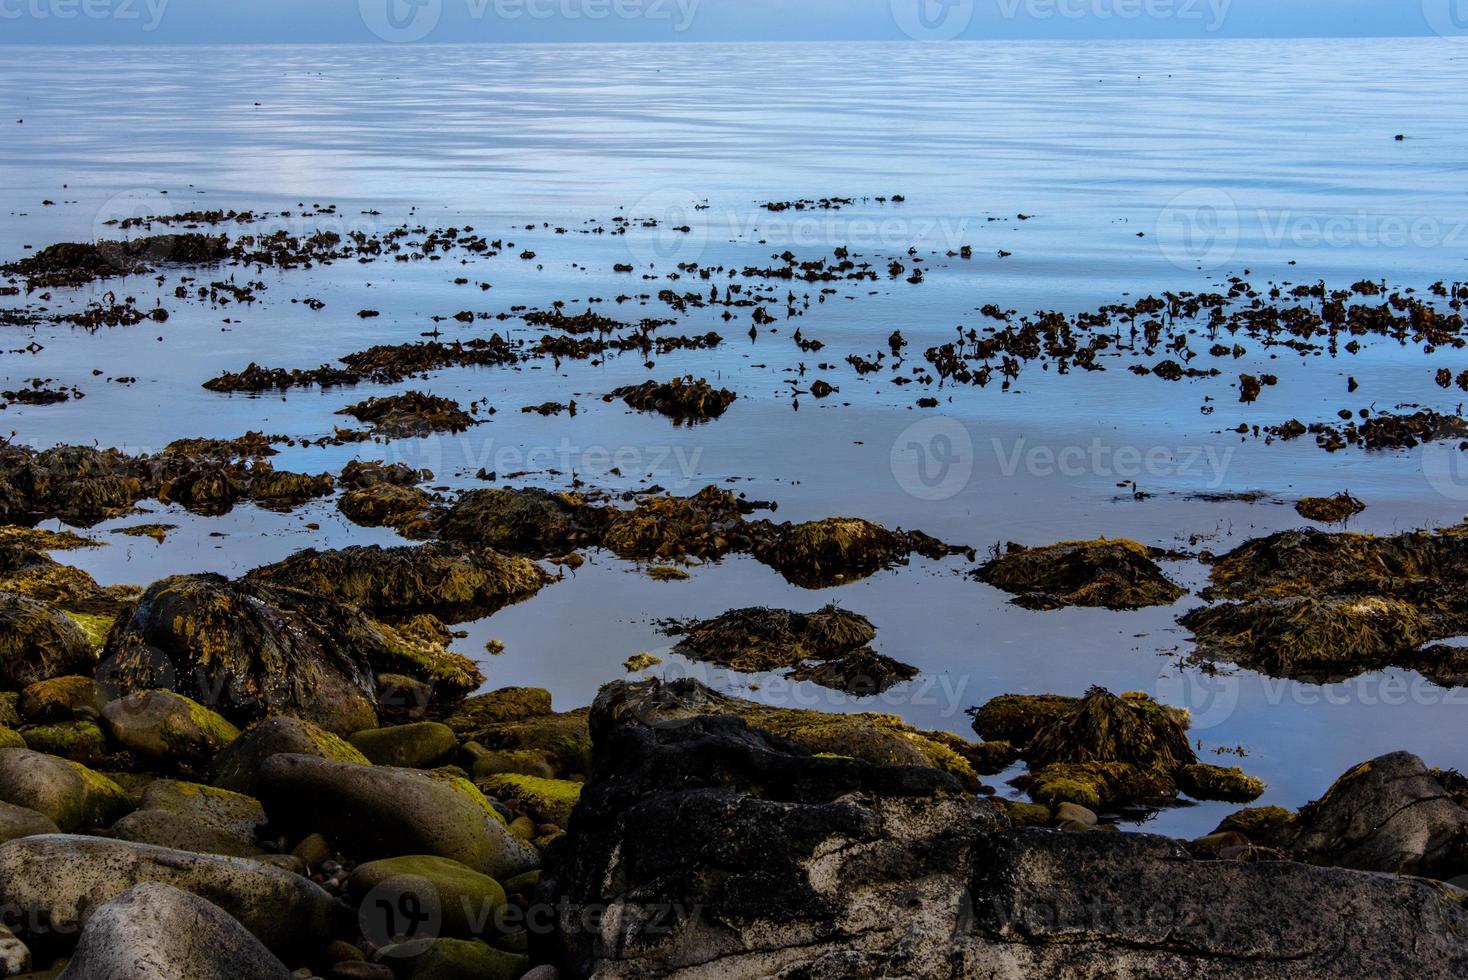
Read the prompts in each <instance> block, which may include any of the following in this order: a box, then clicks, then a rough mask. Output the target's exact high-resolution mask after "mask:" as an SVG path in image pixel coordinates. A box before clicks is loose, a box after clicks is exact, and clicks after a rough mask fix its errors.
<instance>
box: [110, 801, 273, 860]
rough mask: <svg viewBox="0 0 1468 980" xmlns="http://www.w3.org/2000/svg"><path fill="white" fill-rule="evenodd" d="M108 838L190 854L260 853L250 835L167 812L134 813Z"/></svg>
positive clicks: (114, 827) (114, 828) (227, 854)
mask: <svg viewBox="0 0 1468 980" xmlns="http://www.w3.org/2000/svg"><path fill="white" fill-rule="evenodd" d="M107 836H109V837H112V838H115V839H117V840H124V841H131V842H133V843H136V844H153V845H155V846H158V847H171V848H175V849H177V850H180V851H188V852H190V853H192V854H220V855H225V856H228V857H241V858H243V857H250V856H252V855H255V854H259V853H260V848H259V847H258V846H257V845H256V843H255V840H254V837H253V835H252V836H251V837H248V838H246V837H240V836H238V835H236V834H232V833H229V832H227V831H224V830H221V829H220V828H219V827H215V826H213V825H211V824H208V823H205V822H204V821H202V820H200V819H198V818H197V817H193V816H189V815H188V814H183V813H174V812H172V811H168V810H149V809H142V810H134V811H133V812H132V813H129V814H128V815H127V816H125V817H123V818H122V819H121V820H119V821H117V822H116V823H115V824H113V825H112V828H111V829H110V830H109V831H108V832H107Z"/></svg>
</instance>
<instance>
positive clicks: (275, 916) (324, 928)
mask: <svg viewBox="0 0 1468 980" xmlns="http://www.w3.org/2000/svg"><path fill="white" fill-rule="evenodd" d="M149 881H151V882H158V883H160V884H164V885H168V886H170V887H173V888H177V889H179V890H180V891H186V892H190V893H192V894H194V895H197V896H199V897H200V898H203V899H206V900H208V901H209V902H211V903H213V904H214V905H217V906H218V907H219V908H221V909H223V910H224V911H225V912H227V913H229V915H231V916H233V917H234V918H235V919H236V920H237V921H239V923H240V924H241V925H243V926H244V927H245V928H246V929H248V930H249V931H250V932H251V933H253V934H254V936H255V938H257V939H259V940H260V942H262V943H264V944H265V946H267V947H268V948H269V949H271V950H272V951H273V952H275V953H276V954H277V955H280V956H283V957H285V958H287V959H292V960H294V959H296V958H297V957H302V958H304V957H309V956H314V955H315V954H316V952H317V951H318V950H320V949H321V947H323V946H324V945H326V943H327V942H328V941H329V939H330V938H331V936H333V935H334V934H336V933H337V931H338V930H340V929H341V928H342V927H343V926H345V925H346V924H347V923H349V922H350V921H351V918H352V916H351V914H350V912H349V911H348V910H347V909H346V908H345V907H343V906H342V905H341V904H340V903H339V902H337V901H336V900H335V899H334V898H332V897H331V896H330V895H328V894H327V893H326V892H325V891H324V890H323V889H321V888H320V887H319V886H317V885H315V884H313V883H312V882H310V881H309V880H307V879H306V878H303V877H301V876H300V875H295V874H291V873H290V872H287V871H282V870H280V869H278V868H272V867H269V866H268V865H265V864H262V863H260V862H257V861H248V860H241V859H238V858H230V857H222V856H218V855H212V854H192V853H190V852H188V851H180V850H175V849H171V848H164V847H155V846H152V845H149V844H136V843H132V842H130V841H118V840H106V839H103V838H98V837H71V836H49V837H25V838H22V839H20V840H13V841H11V842H9V843H8V844H4V845H0V902H4V903H5V904H6V905H7V906H8V907H11V908H24V909H30V910H33V911H34V912H35V913H36V914H35V915H34V916H30V917H27V918H28V920H29V921H27V922H25V923H22V924H21V925H22V926H25V927H26V928H27V929H31V928H35V927H36V926H39V927H40V929H41V931H40V933H39V934H38V937H37V938H40V939H42V940H43V941H45V942H47V943H49V944H53V945H54V944H58V943H61V942H64V941H67V940H69V941H72V942H74V941H75V940H76V936H77V932H78V930H79V929H80V927H81V925H82V924H83V923H85V922H86V921H87V920H89V919H90V918H91V917H92V915H93V914H94V913H96V912H97V910H98V909H100V908H101V907H102V906H103V905H105V904H106V903H107V902H110V901H111V900H112V899H114V898H116V897H117V896H118V895H121V894H122V893H123V892H125V891H127V890H128V889H129V888H132V887H133V886H134V885H137V884H140V883H142V882H149ZM17 931H18V932H19V931H20V930H17ZM27 938H29V933H27Z"/></svg>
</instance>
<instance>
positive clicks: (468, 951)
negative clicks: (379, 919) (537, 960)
mask: <svg viewBox="0 0 1468 980" xmlns="http://www.w3.org/2000/svg"><path fill="white" fill-rule="evenodd" d="M382 957H383V959H384V960H385V961H386V962H389V963H392V964H393V968H394V969H395V970H396V971H397V975H398V977H399V978H400V980H516V978H517V977H519V976H521V975H522V974H524V973H525V970H526V967H527V966H528V965H529V960H528V959H527V958H526V957H524V956H521V955H519V954H517V953H506V952H504V951H502V950H498V949H495V948H494V947H492V946H490V945H488V944H486V943H482V942H479V941H478V940H462V939H418V940H414V941H412V942H409V943H400V944H398V945H395V946H388V947H386V948H384V949H383V951H382Z"/></svg>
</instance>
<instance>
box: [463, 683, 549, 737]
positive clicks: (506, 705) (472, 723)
mask: <svg viewBox="0 0 1468 980" xmlns="http://www.w3.org/2000/svg"><path fill="white" fill-rule="evenodd" d="M550 713H551V695H550V692H549V691H547V690H545V689H544V688H538V687H506V688H501V689H500V690H498V691H490V692H488V693H486V694H476V695H474V697H472V698H466V699H465V700H464V701H462V702H461V703H459V704H458V705H456V706H455V708H454V711H453V713H452V714H451V715H449V716H448V717H447V718H445V719H444V723H445V724H447V725H448V726H449V727H450V728H452V729H453V730H454V731H455V732H457V733H458V734H460V735H465V736H468V737H471V738H472V737H473V736H474V733H475V732H476V731H479V730H480V729H482V728H484V727H485V726H488V725H497V724H502V723H504V722H512V721H522V720H524V719H526V718H532V717H535V716H536V715H548V714H550Z"/></svg>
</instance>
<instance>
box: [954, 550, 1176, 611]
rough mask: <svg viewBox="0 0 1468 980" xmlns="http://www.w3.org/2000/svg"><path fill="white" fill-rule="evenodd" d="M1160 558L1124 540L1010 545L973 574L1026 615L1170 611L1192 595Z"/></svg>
mask: <svg viewBox="0 0 1468 980" xmlns="http://www.w3.org/2000/svg"><path fill="white" fill-rule="evenodd" d="M1159 555H1160V553H1159V552H1158V551H1156V550H1155V549H1149V548H1147V547H1146V546H1145V545H1141V544H1138V543H1137V542H1135V541H1129V540H1127V539H1125V538H1117V539H1114V540H1107V539H1106V538H1101V539H1099V540H1096V541H1064V542H1061V543H1060V544H1053V545H1047V546H1045V547H1041V548H1026V547H1024V546H1022V545H1018V544H1013V543H1011V544H1010V545H1009V547H1008V549H1007V550H1006V551H1005V552H1004V553H1003V554H1001V555H998V556H997V557H995V558H992V559H990V560H989V561H988V562H986V563H985V564H984V565H982V566H981V567H980V568H979V569H978V571H976V572H975V573H974V575H975V577H976V578H978V579H979V580H980V581H982V582H987V583H988V584H989V585H992V586H994V587H995V588H997V589H1002V590H1004V591H1005V592H1009V593H1012V594H1014V595H1015V596H1016V598H1015V600H1014V602H1015V604H1016V605H1019V606H1023V607H1025V608H1026V609H1060V608H1063V607H1066V606H1098V607H1102V608H1106V609H1141V608H1143V607H1145V606H1166V605H1171V604H1172V603H1174V602H1176V601H1177V600H1178V599H1180V598H1182V597H1183V596H1184V595H1186V594H1187V590H1186V589H1184V588H1182V587H1181V586H1179V585H1178V584H1177V583H1175V582H1173V581H1171V580H1170V579H1168V578H1167V576H1165V575H1164V574H1162V569H1161V568H1159V567H1158V565H1157V563H1156V561H1154V560H1153V559H1154V558H1156V557H1158V556H1159Z"/></svg>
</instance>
